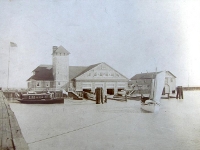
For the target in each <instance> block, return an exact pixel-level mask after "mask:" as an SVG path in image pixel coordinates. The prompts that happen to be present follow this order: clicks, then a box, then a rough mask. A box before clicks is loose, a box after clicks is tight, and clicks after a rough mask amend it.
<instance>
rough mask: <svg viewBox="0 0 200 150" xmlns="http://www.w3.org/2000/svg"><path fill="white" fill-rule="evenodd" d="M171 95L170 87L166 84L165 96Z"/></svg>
mask: <svg viewBox="0 0 200 150" xmlns="http://www.w3.org/2000/svg"><path fill="white" fill-rule="evenodd" d="M169 93H170V87H169V85H168V84H165V94H169Z"/></svg>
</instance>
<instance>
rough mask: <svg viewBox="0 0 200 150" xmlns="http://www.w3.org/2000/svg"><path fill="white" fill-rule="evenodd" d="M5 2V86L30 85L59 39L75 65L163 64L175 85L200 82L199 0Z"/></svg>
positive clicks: (0, 74) (131, 67)
mask: <svg viewBox="0 0 200 150" xmlns="http://www.w3.org/2000/svg"><path fill="white" fill-rule="evenodd" d="M0 10H1V13H0V87H7V86H8V87H10V88H11V87H14V88H15V87H16V88H18V87H25V88H26V87H27V83H26V80H27V79H28V78H29V77H30V76H31V75H32V71H33V70H34V69H35V68H36V67H37V66H39V65H40V64H52V55H51V54H52V46H60V45H62V46H63V47H65V48H66V49H67V50H68V51H69V52H70V55H69V64H70V66H89V65H92V64H96V63H100V62H105V63H107V64H108V65H110V66H111V67H113V68H114V69H115V70H117V71H119V72H120V73H121V74H123V75H125V76H126V77H127V78H131V77H133V76H134V75H135V74H138V73H141V72H142V73H146V72H154V71H156V70H157V71H165V70H166V71H170V72H171V73H172V74H174V75H175V76H176V77H177V79H176V82H177V86H179V85H181V86H200V67H199V66H200V58H199V56H200V19H199V18H200V0H162V1H160V0H102V1H99V0H80V1H78V0H67V1H66V0H43V1H40V0H31V1H27V0H1V1H0ZM10 42H14V43H16V44H17V47H10ZM9 49H10V57H9ZM9 60H10V63H9V65H8V61H9ZM8 66H9V82H8V84H7V79H8Z"/></svg>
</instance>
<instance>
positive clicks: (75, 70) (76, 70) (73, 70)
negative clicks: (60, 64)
mask: <svg viewBox="0 0 200 150" xmlns="http://www.w3.org/2000/svg"><path fill="white" fill-rule="evenodd" d="M87 68H88V67H87V66H69V79H70V80H71V79H74V78H75V77H76V76H77V75H79V74H81V72H83V71H84V70H85V69H87Z"/></svg>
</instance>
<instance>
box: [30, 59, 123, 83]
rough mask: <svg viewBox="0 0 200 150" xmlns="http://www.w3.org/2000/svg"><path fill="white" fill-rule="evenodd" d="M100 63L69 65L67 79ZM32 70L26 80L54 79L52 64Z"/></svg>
mask: <svg viewBox="0 0 200 150" xmlns="http://www.w3.org/2000/svg"><path fill="white" fill-rule="evenodd" d="M100 64H101V63H98V64H94V65H90V66H69V80H72V79H75V78H76V77H78V76H80V75H82V74H84V73H85V72H87V71H89V70H91V69H93V68H94V67H96V66H98V65H100ZM106 65H107V64H106ZM109 67H110V66H109ZM33 72H35V74H34V75H33V76H31V77H30V78H29V79H28V80H27V81H29V80H30V79H33V80H54V77H53V68H52V65H40V66H38V67H37V68H36V69H34V70H33ZM122 76H123V75H122ZM125 78H126V77H125Z"/></svg>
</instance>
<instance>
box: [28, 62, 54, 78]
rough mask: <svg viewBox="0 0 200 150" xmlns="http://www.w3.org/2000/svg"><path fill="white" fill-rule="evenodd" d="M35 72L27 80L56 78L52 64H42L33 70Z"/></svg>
mask: <svg viewBox="0 0 200 150" xmlns="http://www.w3.org/2000/svg"><path fill="white" fill-rule="evenodd" d="M33 72H35V74H34V75H32V76H31V77H30V78H29V79H28V80H27V81H29V80H30V79H33V80H54V78H53V73H52V72H53V69H52V65H40V66H38V67H37V68H36V69H34V70H33Z"/></svg>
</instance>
